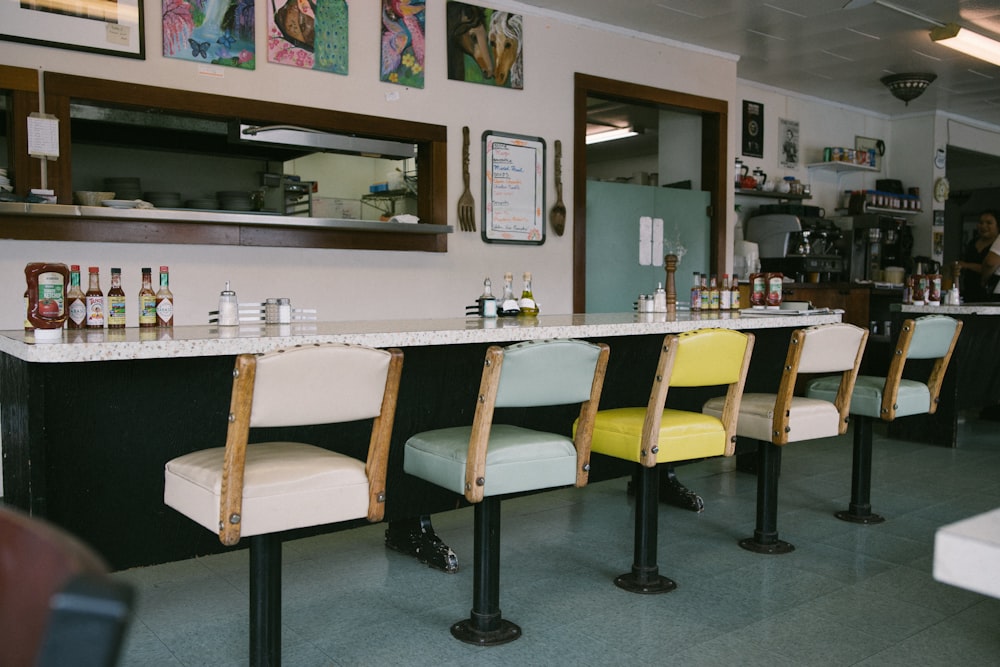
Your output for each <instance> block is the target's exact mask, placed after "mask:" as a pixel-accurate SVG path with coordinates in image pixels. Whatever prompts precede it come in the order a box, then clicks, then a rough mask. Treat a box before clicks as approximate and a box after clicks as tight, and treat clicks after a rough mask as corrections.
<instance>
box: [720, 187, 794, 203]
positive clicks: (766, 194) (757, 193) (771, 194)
mask: <svg viewBox="0 0 1000 667" xmlns="http://www.w3.org/2000/svg"><path fill="white" fill-rule="evenodd" d="M735 192H736V195H737V196H739V197H763V198H765V199H778V200H792V201H800V200H802V199H812V195H811V194H808V195H793V194H792V193H790V192H775V191H774V190H771V191H767V190H746V189H744V188H737V189H736V191H735Z"/></svg>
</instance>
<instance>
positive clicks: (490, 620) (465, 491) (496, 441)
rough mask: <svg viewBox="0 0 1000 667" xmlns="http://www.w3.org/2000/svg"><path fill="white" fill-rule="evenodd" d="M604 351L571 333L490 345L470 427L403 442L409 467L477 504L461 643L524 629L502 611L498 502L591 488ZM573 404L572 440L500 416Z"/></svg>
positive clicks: (506, 638) (455, 628)
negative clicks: (470, 590)
mask: <svg viewBox="0 0 1000 667" xmlns="http://www.w3.org/2000/svg"><path fill="white" fill-rule="evenodd" d="M608 351H609V348H608V346H607V345H605V344H603V343H602V344H597V345H595V344H593V343H587V342H584V341H579V340H565V339H563V340H545V341H529V342H526V343H518V344H516V345H511V346H509V347H506V348H502V347H499V346H495V345H494V346H491V347H490V348H489V349H488V350H487V351H486V359H485V362H484V366H483V375H482V380H481V383H480V386H479V396H478V399H477V402H476V414H475V417H474V418H473V422H472V426H457V427H452V428H443V429H437V430H433V431H425V432H423V433H418V434H416V435H414V436H412V437H410V438H409V439H408V440H407V441H406V449H405V453H404V463H403V467H404V470H405V471H406V472H408V473H409V474H411V475H415V476H416V477H419V478H421V479H424V480H426V481H428V482H431V483H433V484H436V485H438V486H440V487H442V488H445V489H448V490H449V491H453V492H455V493H459V494H462V495H464V496H465V498H466V500H468V501H469V502H470V503H474V505H475V510H474V526H473V530H474V533H475V536H474V548H473V551H474V554H473V558H474V561H475V573H474V575H473V584H472V586H473V596H472V601H473V604H472V612H471V614H470V617H469V618H467V619H465V620H462V621H459V622H457V623H454V624H453V625H452V626H451V634H452V635H453V636H454V637H455V638H456V639H460V640H461V641H463V642H466V643H468V644H476V645H479V646H491V645H496V644H504V643H506V642H510V641H513V640H515V639H517V638H518V637H520V636H521V628H519V627H518V626H517V625H516V624H514V623H512V622H510V621H508V620H506V619H504V618H502V616H501V613H500V501H501V499H502V498H503V496H506V495H509V494H512V493H520V492H524V491H534V490H537V489H547V488H553V487H559V486H569V485H576V486H585V485H586V484H587V479H588V474H589V471H590V435H591V430H592V428H593V422H594V414H595V413H596V412H597V404H598V402H599V401H600V397H601V388H602V387H603V385H604V372H605V368H606V366H607V362H608ZM575 404H580V409H579V417H578V419H579V424H580V426H579V428H578V429H577V431H576V434H575V436H574V437H573V438H569V437H567V436H566V435H562V434H560V433H548V432H544V431H538V430H533V429H529V428H524V427H522V426H518V425H516V424H507V423H496V421H495V410H496V409H497V408H537V407H543V406H569V405H575ZM570 430H571V424H570V422H569V421H568V420H567V422H566V429H565V431H566V433H569V432H570Z"/></svg>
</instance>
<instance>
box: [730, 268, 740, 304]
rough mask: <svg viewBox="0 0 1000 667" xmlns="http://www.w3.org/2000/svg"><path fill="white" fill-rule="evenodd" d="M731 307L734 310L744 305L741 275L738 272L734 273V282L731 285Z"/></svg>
mask: <svg viewBox="0 0 1000 667" xmlns="http://www.w3.org/2000/svg"><path fill="white" fill-rule="evenodd" d="M729 307H730V308H731V309H732V310H740V309H741V308H742V305H741V304H740V277H739V276H738V275H737V274H735V273H734V274H733V282H732V284H731V285H730V286H729Z"/></svg>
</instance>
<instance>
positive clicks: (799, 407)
mask: <svg viewBox="0 0 1000 667" xmlns="http://www.w3.org/2000/svg"><path fill="white" fill-rule="evenodd" d="M723 401H724V399H723V398H722V397H719V398H713V399H710V400H709V401H707V402H706V403H705V406H704V407H703V408H702V412H704V413H705V414H708V415H712V416H713V417H717V418H721V416H722V404H723ZM774 401H775V396H774V394H743V400H742V401H741V402H740V415H739V419H738V420H737V422H736V434H737V435H740V436H743V437H746V438H754V439H756V440H764V441H767V442H772V441H773V440H772V427H773V425H774ZM788 427H789V431H788V442H798V441H800V440H813V439H815V438H829V437H833V436H836V435H839V434H840V413H839V412H837V407H836V406H835V405H834V404H833V403H831V402H829V401H822V400H819V399H815V398H803V397H801V396H794V397H793V398H792V404H791V408H790V409H789V418H788Z"/></svg>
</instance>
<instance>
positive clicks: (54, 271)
mask: <svg viewBox="0 0 1000 667" xmlns="http://www.w3.org/2000/svg"><path fill="white" fill-rule="evenodd" d="M24 278H25V282H26V283H27V289H26V290H25V292H26V294H27V302H28V303H27V306H26V308H25V316H26V325H25V329H26V330H28V325H30V330H31V331H33V332H34V334H35V337H36V339H37V338H38V337H39V336H41V337H44V338H45V339H47V340H55V339H58V338H61V337H62V328H63V325H64V324H65V323H66V283H67V282H69V267H68V266H66V265H65V264H53V263H46V262H31V263H29V264H27V265H26V266H25V267H24Z"/></svg>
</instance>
